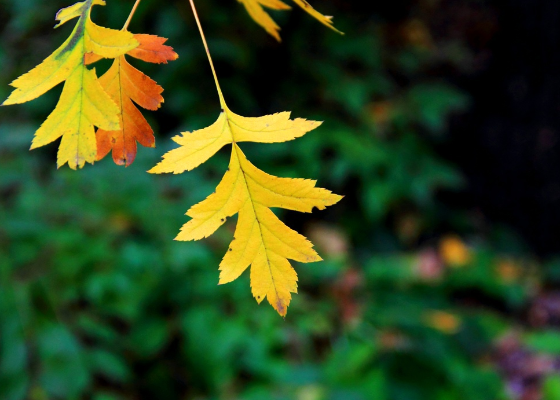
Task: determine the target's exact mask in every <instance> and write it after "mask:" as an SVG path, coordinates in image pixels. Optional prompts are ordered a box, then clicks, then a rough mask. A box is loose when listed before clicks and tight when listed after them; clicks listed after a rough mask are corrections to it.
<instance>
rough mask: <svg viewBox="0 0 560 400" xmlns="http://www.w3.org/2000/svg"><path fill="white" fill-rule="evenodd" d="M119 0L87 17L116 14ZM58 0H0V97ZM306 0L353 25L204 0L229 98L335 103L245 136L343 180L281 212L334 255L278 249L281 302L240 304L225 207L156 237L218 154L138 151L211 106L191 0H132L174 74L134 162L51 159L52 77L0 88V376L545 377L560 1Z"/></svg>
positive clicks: (444, 393) (550, 348)
mask: <svg viewBox="0 0 560 400" xmlns="http://www.w3.org/2000/svg"><path fill="white" fill-rule="evenodd" d="M372 3H377V4H372ZM132 4H133V1H125V0H109V1H108V5H107V6H106V7H95V8H94V11H93V13H92V16H93V20H94V21H95V22H96V23H98V24H100V25H104V26H108V27H111V28H120V27H121V26H122V25H123V23H124V21H125V20H126V17H127V16H128V13H129V11H130V8H131V7H132ZM68 5H70V3H67V2H64V1H60V0H53V1H49V2H44V1H40V0H0V99H1V100H3V99H5V98H6V97H7V96H8V94H9V92H10V87H9V86H8V84H9V82H11V81H12V80H13V79H15V78H16V77H18V76H19V75H21V74H22V73H24V72H26V71H28V70H29V69H31V68H32V67H33V66H35V65H37V64H38V63H39V62H40V61H41V60H43V59H44V58H45V57H46V56H48V55H49V54H50V53H51V52H52V51H54V50H55V49H56V48H57V47H58V46H59V45H60V44H61V43H62V42H63V41H64V40H65V39H66V37H67V36H68V35H69V34H70V31H71V27H70V26H69V25H68V24H67V25H68V26H66V25H65V26H63V27H61V28H59V29H57V30H52V26H53V25H54V15H55V13H56V11H57V10H58V9H60V8H62V7H65V6H68ZM312 5H314V6H315V7H316V8H317V9H318V10H319V11H322V12H324V13H325V14H328V15H334V16H335V25H336V26H337V27H338V28H339V29H341V30H342V31H344V32H346V35H345V36H339V35H337V34H335V33H333V32H332V31H330V30H328V29H326V28H325V27H323V26H322V25H320V24H319V23H317V22H316V21H315V20H313V19H312V18H310V17H309V16H308V15H307V14H305V13H304V12H303V11H301V10H300V9H299V8H297V7H295V6H294V9H293V10H292V11H291V12H273V13H271V14H272V15H273V17H274V18H275V20H276V21H277V22H278V23H279V24H280V25H281V27H282V31H281V35H282V39H283V42H282V43H281V44H280V43H277V42H276V41H275V40H274V39H273V38H271V37H270V36H268V35H267V34H266V33H265V32H264V31H263V30H262V29H261V28H260V27H259V26H257V25H256V24H255V23H254V22H253V21H251V20H250V18H249V16H248V15H247V13H246V11H245V10H244V8H243V7H242V5H241V4H239V3H237V2H236V1H233V0H219V1H218V0H208V1H199V2H198V3H197V6H198V11H199V14H200V17H201V19H202V24H203V27H204V28H205V31H206V35H207V38H208V41H209V46H210V50H211V52H212V54H213V58H214V61H215V63H216V68H217V72H218V75H219V78H220V81H221V85H222V89H223V90H224V95H225V97H226V100H227V101H228V105H229V106H230V108H231V109H232V110H233V111H235V112H236V113H238V114H241V115H246V116H259V115H264V114H268V113H273V112H278V111H284V110H291V111H292V112H293V116H294V117H304V118H309V119H317V120H322V121H325V123H324V124H323V125H322V126H321V127H320V128H318V129H317V130H315V131H312V132H310V133H308V134H307V135H306V136H304V137H303V138H301V139H298V140H296V141H293V142H289V143H282V144H273V145H266V144H251V143H247V144H245V143H244V144H243V146H242V148H243V150H244V151H245V152H246V153H247V156H248V158H249V159H250V160H251V161H252V162H253V163H254V164H255V165H256V166H258V167H259V168H261V169H263V170H264V171H266V172H268V173H271V174H274V175H278V176H284V177H305V178H312V179H317V180H318V185H319V186H321V187H326V188H329V189H331V190H333V191H334V192H336V193H338V194H342V195H344V196H345V198H344V200H343V201H342V202H341V203H339V204H337V205H336V206H333V207H330V208H329V209H328V210H326V211H321V212H317V211H316V212H314V213H313V214H305V215H304V214H299V213H295V212H284V211H281V214H282V219H283V220H284V221H286V222H287V223H288V225H289V226H291V227H292V228H294V229H296V230H298V231H300V232H302V233H304V234H305V235H306V236H308V237H309V238H310V239H311V240H312V241H313V242H314V243H315V244H316V248H317V250H318V251H319V253H320V254H321V255H322V256H323V258H324V259H325V261H323V262H321V263H317V264H295V265H294V266H295V268H296V270H297V272H298V275H299V279H300V282H299V294H297V295H295V296H294V299H293V301H292V305H291V306H290V309H289V311H288V315H287V317H286V319H285V320H283V319H282V318H280V317H279V316H278V315H277V314H276V313H275V312H274V310H273V309H272V308H271V307H269V306H268V305H265V304H263V305H261V306H258V305H257V304H256V302H255V301H254V299H252V297H251V293H250V286H249V279H248V274H247V273H245V274H244V275H243V276H242V277H241V278H240V279H239V280H237V281H235V282H233V283H230V284H227V285H225V286H217V282H218V264H219V262H220V260H221V257H222V256H223V254H224V252H225V251H226V249H227V246H228V243H229V241H230V240H231V237H232V235H233V229H234V227H235V225H234V224H235V221H230V222H228V223H227V224H226V225H225V226H224V227H223V228H222V229H220V230H219V231H218V232H217V233H216V234H215V235H213V236H212V237H211V238H208V239H206V240H203V241H201V242H195V243H190V242H189V243H184V242H175V241H173V240H172V239H173V238H174V237H175V235H176V234H177V232H178V231H179V229H180V227H181V225H182V224H184V223H185V222H186V221H187V220H188V218H187V217H186V216H184V213H185V212H186V211H187V210H188V208H189V207H190V206H191V205H193V204H195V203H196V202H198V201H200V200H202V199H204V198H205V197H206V196H207V195H208V194H210V193H211V192H212V191H213V190H214V188H215V187H216V185H217V184H218V182H219V180H220V178H221V177H222V175H223V173H224V171H225V169H226V168H227V163H228V156H229V154H228V150H227V149H225V150H223V151H221V152H220V153H219V154H218V155H217V156H216V157H214V158H213V159H211V160H210V161H209V162H207V163H206V164H204V165H203V166H201V167H199V168H197V169H196V170H194V171H192V172H188V173H185V174H182V175H177V176H167V175H160V176H153V175H149V174H146V173H145V171H146V170H148V169H149V168H151V167H152V166H153V165H155V164H156V163H157V162H158V160H159V159H160V157H161V155H162V154H164V153H165V152H166V151H168V150H170V149H171V148H174V144H173V142H171V140H170V138H171V137H172V136H174V135H176V134H178V133H179V132H181V131H187V130H189V131H190V130H194V129H199V128H202V127H205V126H207V125H209V124H210V123H212V122H213V121H214V120H215V119H216V118H217V116H218V113H219V102H218V97H217V93H216V90H215V87H214V83H213V80H212V76H211V73H210V69H209V66H208V63H207V60H206V55H205V53H204V49H203V47H202V43H201V41H200V38H199V36H198V33H197V29H196V26H195V24H194V20H193V18H192V14H191V11H190V7H189V4H188V1H183V0H182V1H165V2H163V1H159V2H158V1H154V0H144V1H142V3H141V5H140V8H139V9H138V12H137V14H136V16H135V17H134V19H133V21H132V23H131V25H130V28H129V29H130V30H131V31H132V32H134V33H151V34H157V35H159V36H163V37H167V38H169V41H168V44H170V45H171V46H173V47H174V48H175V50H176V51H177V52H178V53H179V56H180V58H179V59H178V60H177V61H174V62H170V63H169V64H167V65H151V64H146V63H142V62H141V61H138V60H131V61H130V62H131V63H132V64H133V65H134V66H136V67H137V68H139V69H141V70H142V71H143V72H145V73H146V74H148V75H149V76H151V77H152V78H154V79H155V80H156V81H157V82H158V83H159V84H161V85H162V86H163V87H164V88H165V89H166V91H165V92H164V97H165V104H164V105H163V107H162V108H161V110H160V111H158V112H157V113H152V112H148V111H144V112H143V113H144V115H146V117H147V118H148V120H149V122H150V123H151V124H152V126H153V127H154V130H155V131H156V144H157V147H156V149H146V148H141V147H139V151H138V157H137V159H136V161H135V163H134V164H133V165H132V166H130V167H128V168H126V169H125V168H122V167H117V166H116V165H114V164H113V163H112V160H111V158H110V156H109V157H107V158H106V159H104V160H102V161H100V162H98V163H96V164H95V165H94V166H91V165H87V166H86V167H85V168H84V169H83V170H81V171H77V172H76V171H71V170H69V169H68V168H67V167H64V168H62V169H61V170H58V171H57V170H56V151H57V143H53V144H52V145H49V146H47V147H43V148H40V149H37V150H34V151H32V152H29V151H28V148H29V146H30V143H31V139H32V137H33V133H34V131H35V130H36V129H37V128H38V127H39V125H40V124H41V122H42V121H43V120H44V119H45V118H46V117H47V116H48V114H49V113H50V112H51V111H52V109H53V108H54V106H55V104H56V101H57V98H58V96H59V94H60V91H61V87H60V86H59V87H57V88H55V89H53V90H52V91H50V92H49V93H47V94H46V95H45V96H42V97H41V98H40V99H37V100H35V101H33V102H30V103H27V104H25V105H18V106H10V107H2V108H0V398H2V399H8V400H19V399H31V400H43V399H93V400H117V399H151V398H157V399H243V400H252V399H255V400H261V399H297V400H331V399H332V400H337V399H343V400H353V399H356V400H361V399H364V400H369V399H375V400H459V399H464V400H480V399H485V400H486V399H488V400H493V399H515V400H539V399H544V400H556V399H559V398H560V375H558V372H559V371H560V333H559V332H558V330H557V327H558V325H560V311H559V310H560V292H559V291H558V284H559V282H560V271H559V268H560V258H557V255H558V253H559V251H558V250H559V248H558V237H560V215H559V213H560V211H559V210H560V207H558V206H559V203H560V173H559V171H560V157H559V156H560V154H559V153H560V143H559V141H558V138H559V133H558V127H559V121H558V115H559V111H560V110H559V106H560V99H559V93H560V76H559V72H558V71H560V65H559V64H560V59H559V56H558V51H557V49H558V48H559V45H560V43H559V41H560V28H559V27H560V21H559V19H560V3H558V2H557V1H556V0H549V1H546V0H509V1H500V0H493V1H491V0H398V1H392V2H359V1H355V2H349V1H340V0H323V1H319V0H315V2H314V3H312ZM109 65H110V63H109V62H107V61H105V62H101V63H99V65H97V64H96V68H97V72H98V75H100V74H101V73H102V72H104V71H105V70H106V69H107V68H108V66H109Z"/></svg>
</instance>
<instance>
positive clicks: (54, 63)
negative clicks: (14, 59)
mask: <svg viewBox="0 0 560 400" xmlns="http://www.w3.org/2000/svg"><path fill="white" fill-rule="evenodd" d="M104 4H105V2H104V1H102V0H86V1H83V2H80V3H76V4H74V5H73V6H70V7H67V8H64V9H62V10H60V11H59V12H58V13H57V16H56V19H57V20H58V21H59V24H58V25H57V27H58V26H60V25H62V24H64V23H66V22H68V21H69V20H71V19H74V18H78V22H77V23H76V26H75V27H74V30H73V32H72V34H71V35H70V37H69V38H68V39H67V40H66V41H65V42H64V43H63V44H62V46H60V47H59V48H58V49H57V50H56V51H55V52H54V53H53V54H51V55H50V56H49V57H47V58H46V59H45V60H44V61H43V62H42V63H41V64H39V65H38V66H37V67H35V68H33V69H32V70H31V71H29V72H28V73H26V74H24V75H22V76H20V77H19V78H17V79H16V80H15V81H13V82H12V83H11V85H12V86H13V87H15V88H16V89H15V90H14V91H13V92H12V93H11V94H10V96H9V97H8V99H7V100H6V101H5V102H4V103H3V104H2V105H3V106H6V105H11V104H20V103H25V102H27V101H30V100H33V99H36V98H37V97H39V96H41V95H43V94H44V93H45V92H47V91H48V90H50V89H52V88H53V87H54V86H56V85H58V84H59V83H61V82H63V81H66V83H65V85H64V89H63V93H62V95H61V98H60V100H59V102H58V105H57V106H56V109H55V110H54V111H53V113H52V114H51V115H50V116H49V117H48V119H47V121H45V123H44V124H43V126H42V127H41V128H40V129H39V130H38V131H37V133H36V135H35V139H34V140H33V146H32V148H36V147H39V146H43V145H45V144H47V143H50V142H52V141H53V140H55V139H57V138H58V137H60V136H63V139H62V142H61V146H60V149H59V155H58V166H59V167H60V166H61V165H63V164H64V163H65V162H68V165H69V166H70V167H71V168H74V169H75V168H77V167H80V168H81V167H83V165H84V163H85V162H86V161H87V162H93V161H94V160H95V155H96V145H95V136H94V135H95V134H94V131H93V126H98V127H101V126H111V127H113V128H114V129H118V128H119V122H118V121H119V119H118V112H119V110H118V108H117V107H116V105H115V104H114V103H113V101H112V100H111V99H110V97H108V96H107V95H106V94H105V93H104V92H103V90H102V89H100V86H99V84H98V82H97V77H96V75H95V72H94V71H89V70H87V69H86V67H85V65H84V57H85V55H86V54H88V53H94V54H97V55H98V56H100V57H103V58H115V57H118V56H120V55H122V54H124V53H126V52H127V51H129V50H132V49H134V48H135V47H137V46H138V42H137V41H136V40H135V39H134V37H133V35H132V34H131V33H129V32H126V31H117V30H113V29H107V28H103V27H101V26H98V25H96V24H94V23H93V22H92V21H91V18H90V13H91V8H92V7H93V6H94V5H104ZM87 96H89V97H87ZM86 97H87V99H86ZM84 99H85V100H87V101H85V102H83V103H82V100H84ZM82 113H84V114H83V115H82ZM115 121H116V125H115ZM57 124H59V125H57ZM60 124H62V125H60ZM92 140H93V141H92ZM92 143H93V145H92ZM92 155H93V158H92Z"/></svg>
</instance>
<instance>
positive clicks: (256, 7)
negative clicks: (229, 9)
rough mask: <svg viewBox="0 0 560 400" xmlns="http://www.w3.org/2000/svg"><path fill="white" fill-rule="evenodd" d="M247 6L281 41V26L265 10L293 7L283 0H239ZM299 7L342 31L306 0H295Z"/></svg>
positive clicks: (257, 20)
mask: <svg viewBox="0 0 560 400" xmlns="http://www.w3.org/2000/svg"><path fill="white" fill-rule="evenodd" d="M238 1H239V2H240V3H242V4H243V5H244V6H245V9H246V10H247V12H248V13H249V15H250V16H251V18H253V20H254V21H255V22H256V23H257V24H259V25H260V26H262V27H263V28H264V29H265V30H266V31H267V32H268V33H269V34H270V35H272V36H274V38H276V40H278V41H280V33H279V32H280V27H279V26H278V24H276V22H274V20H273V19H272V17H271V16H270V14H269V13H268V12H267V11H266V10H265V8H269V9H271V10H289V9H291V7H290V6H289V5H287V4H286V3H284V2H283V1H281V0H238ZM293 2H294V3H296V4H297V5H298V6H299V7H301V8H302V9H304V10H305V12H307V13H308V14H309V15H311V16H312V17H313V18H315V19H316V20H318V21H319V22H321V23H322V24H323V25H325V26H327V27H329V28H330V29H332V30H334V31H335V32H338V33H342V32H340V31H339V30H338V29H336V28H335V27H334V25H333V21H332V17H330V16H326V15H323V14H321V13H320V12H318V11H317V10H315V9H314V8H313V7H311V4H309V3H308V2H307V1H306V0H293Z"/></svg>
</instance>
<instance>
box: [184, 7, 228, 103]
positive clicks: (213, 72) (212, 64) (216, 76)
mask: <svg viewBox="0 0 560 400" xmlns="http://www.w3.org/2000/svg"><path fill="white" fill-rule="evenodd" d="M189 1H190V3H191V8H192V10H193V14H194V19H195V20H196V24H197V25H198V30H199V31H200V37H201V38H202V43H203V44H204V48H205V49H206V55H207V56H208V61H209V62H210V68H212V75H214V81H215V82H216V89H218V95H219V96H220V104H221V106H222V110H224V111H225V108H226V102H225V100H224V95H223V93H222V89H221V88H220V82H218V75H217V74H216V69H215V68H214V62H213V61H212V56H211V55H210V50H209V49H208V43H207V42H206V37H205V36H204V31H203V30H202V25H200V19H199V18H198V13H197V12H196V7H195V6H194V1H193V0H189Z"/></svg>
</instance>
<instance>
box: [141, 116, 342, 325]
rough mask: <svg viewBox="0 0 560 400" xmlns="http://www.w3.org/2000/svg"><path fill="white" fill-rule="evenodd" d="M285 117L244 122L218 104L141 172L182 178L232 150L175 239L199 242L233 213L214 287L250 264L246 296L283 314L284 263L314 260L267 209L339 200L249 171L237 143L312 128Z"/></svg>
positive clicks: (300, 183) (310, 186) (286, 297)
mask: <svg viewBox="0 0 560 400" xmlns="http://www.w3.org/2000/svg"><path fill="white" fill-rule="evenodd" d="M289 115H290V114H289V113H280V114H274V115H268V116H265V117H260V118H246V117H241V116H239V115H236V114H234V113H233V112H231V111H230V110H229V109H228V108H227V107H225V105H224V112H222V113H221V114H220V117H219V118H218V121H216V123H214V124H213V125H211V126H210V127H208V128H205V129H201V130H199V131H196V132H193V133H188V132H186V133H184V134H183V136H180V137H176V138H175V139H174V140H175V141H176V142H177V143H179V144H180V145H181V147H179V148H177V149H175V150H171V151H170V152H169V153H167V154H166V155H165V156H164V159H163V161H162V162H160V163H159V164H158V165H157V166H156V167H154V168H153V169H152V170H150V171H149V172H151V173H163V172H172V173H182V172H184V171H187V170H191V169H193V168H195V167H197V166H198V165H200V164H201V163H203V162H204V161H206V160H207V159H209V158H210V157H211V156H212V155H214V154H215V153H216V152H217V151H218V150H220V148H222V147H223V146H224V145H226V144H232V145H233V146H232V147H233V148H232V154H231V161H230V164H229V168H228V171H227V172H226V174H225V176H224V178H223V179H222V181H221V182H220V184H219V185H218V187H217V189H216V191H215V192H214V193H213V194H211V195H210V196H209V197H208V198H207V199H206V200H204V201H202V202H201V203H199V204H196V205H195V206H193V207H192V208H191V209H190V210H189V211H188V212H187V215H188V216H189V217H191V218H192V219H191V220H190V221H189V222H187V223H186V224H185V225H184V226H183V228H182V229H181V233H179V235H178V236H177V238H176V240H181V241H188V240H199V239H202V238H205V237H208V236H210V235H212V234H213V233H214V232H215V231H216V230H217V229H218V228H219V227H220V226H221V225H222V224H223V223H224V222H225V221H226V219H227V218H229V217H232V216H234V215H235V214H238V213H239V218H238V221H237V228H236V231H235V239H234V241H233V242H232V244H231V246H230V248H229V251H228V252H227V254H226V255H225V257H224V259H223V260H222V262H221V264H220V271H221V274H220V284H224V283H228V282H231V281H233V280H235V279H237V278H238V277H239V276H240V275H241V273H243V271H245V270H246V269H247V267H249V266H250V265H251V287H252V289H253V296H254V297H255V298H256V299H257V301H258V302H259V303H260V302H261V301H262V300H264V298H267V299H268V301H269V303H270V304H271V305H272V306H273V307H274V308H275V309H276V310H277V311H278V313H279V314H280V315H285V314H286V311H287V307H288V305H289V304H290V300H291V294H290V293H296V292H297V275H296V272H295V271H294V269H293V268H292V266H291V265H290V263H289V261H288V259H291V260H295V261H299V262H303V263H308V262H314V261H320V260H321V258H320V257H319V255H318V254H317V253H316V252H315V250H313V245H312V244H311V242H309V241H308V240H307V239H306V238H305V237H304V236H302V235H300V234H299V233H297V232H295V231H293V230H292V229H290V228H288V227H287V226H286V225H285V224H284V223H283V222H281V221H280V220H279V219H278V217H276V215H274V213H273V212H272V211H271V210H270V208H274V207H278V208H284V209H288V210H294V211H301V212H311V211H312V209H313V208H314V207H316V208H318V209H319V210H323V209H325V208H326V207H327V206H330V205H332V204H335V203H337V202H338V201H339V200H340V199H341V198H342V197H341V196H338V195H335V194H332V193H331V192H330V191H328V190H326V189H320V188H316V187H315V181H312V180H306V179H287V178H278V177H275V176H272V175H268V174H266V173H265V172H263V171H261V170H259V169H258V168H256V167H255V166H254V165H253V164H251V163H250V162H249V161H248V160H247V158H246V157H245V155H244V154H243V152H242V151H241V149H240V148H239V146H238V145H237V143H238V142H243V141H251V142H260V143H274V142H284V141H288V140H292V139H295V138H297V137H300V136H303V135H304V134H305V133H307V132H308V131H310V130H312V129H314V128H316V127H317V126H319V125H320V123H319V122H315V121H307V120H305V119H296V120H290V119H289Z"/></svg>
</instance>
